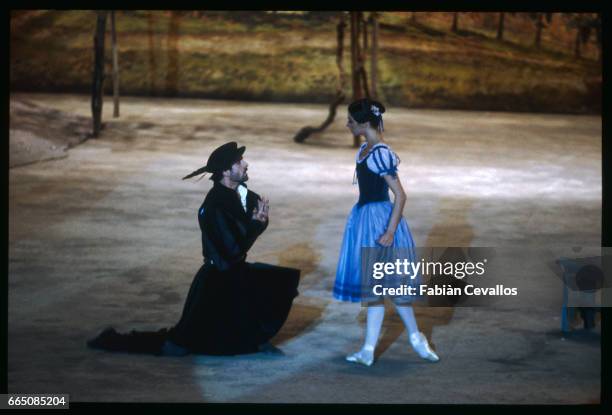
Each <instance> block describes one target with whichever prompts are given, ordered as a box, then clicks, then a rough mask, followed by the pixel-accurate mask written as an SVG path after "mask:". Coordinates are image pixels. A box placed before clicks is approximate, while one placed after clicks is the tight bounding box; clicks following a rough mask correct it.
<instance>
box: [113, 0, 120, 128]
mask: <svg viewBox="0 0 612 415" xmlns="http://www.w3.org/2000/svg"><path fill="white" fill-rule="evenodd" d="M111 42H112V49H113V117H114V118H118V117H119V55H118V52H117V29H116V27H115V11H114V10H112V11H111Z"/></svg>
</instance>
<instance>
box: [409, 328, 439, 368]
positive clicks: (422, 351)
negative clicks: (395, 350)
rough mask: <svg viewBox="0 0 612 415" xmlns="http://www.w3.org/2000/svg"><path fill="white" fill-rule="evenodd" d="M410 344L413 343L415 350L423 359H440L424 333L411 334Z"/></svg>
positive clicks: (432, 360) (435, 360)
mask: <svg viewBox="0 0 612 415" xmlns="http://www.w3.org/2000/svg"><path fill="white" fill-rule="evenodd" d="M410 344H412V348H413V349H414V351H415V352H417V353H418V355H419V356H421V357H422V358H423V359H425V360H429V361H430V362H437V361H438V360H440V358H439V357H438V355H437V354H436V352H434V351H433V350H431V347H429V343H428V342H427V338H426V337H425V335H424V334H423V333H421V332H418V333H413V334H411V335H410Z"/></svg>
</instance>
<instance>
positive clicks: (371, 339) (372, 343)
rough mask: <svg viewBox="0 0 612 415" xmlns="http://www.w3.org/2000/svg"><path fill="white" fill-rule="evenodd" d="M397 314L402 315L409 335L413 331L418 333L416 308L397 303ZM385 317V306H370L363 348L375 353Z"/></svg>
mask: <svg viewBox="0 0 612 415" xmlns="http://www.w3.org/2000/svg"><path fill="white" fill-rule="evenodd" d="M395 309H396V310H397V314H399V316H400V317H401V319H402V321H403V322H404V326H406V330H407V331H408V337H409V338H410V335H411V334H413V333H418V332H419V329H418V327H417V322H416V319H415V318H414V310H413V309H412V306H398V305H397V304H395ZM384 318H385V306H384V305H378V306H371V307H368V314H367V320H366V336H365V342H364V344H363V348H362V350H364V351H367V352H372V353H374V348H375V347H376V343H378V337H379V336H380V330H381V328H382V323H383V319H384Z"/></svg>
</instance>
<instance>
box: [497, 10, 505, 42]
mask: <svg viewBox="0 0 612 415" xmlns="http://www.w3.org/2000/svg"><path fill="white" fill-rule="evenodd" d="M505 15H506V13H504V12H501V13H500V14H499V22H498V23H497V40H503V39H504V18H505Z"/></svg>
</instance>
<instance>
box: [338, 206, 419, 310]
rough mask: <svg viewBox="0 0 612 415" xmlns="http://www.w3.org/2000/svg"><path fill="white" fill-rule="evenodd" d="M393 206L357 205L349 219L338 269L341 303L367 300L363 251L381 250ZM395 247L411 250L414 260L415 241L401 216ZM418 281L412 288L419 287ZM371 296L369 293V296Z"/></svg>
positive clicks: (403, 297)
mask: <svg viewBox="0 0 612 415" xmlns="http://www.w3.org/2000/svg"><path fill="white" fill-rule="evenodd" d="M392 211H393V204H392V203H391V202H390V201H384V202H371V203H366V204H364V205H362V206H359V205H357V204H355V206H353V209H352V210H351V213H350V215H349V217H348V220H347V223H346V227H345V229H344V237H343V238H342V247H341V248H340V258H339V259H338V267H337V269H336V282H335V284H334V291H333V295H334V298H336V299H338V300H342V301H350V302H359V301H363V300H364V295H366V293H364V292H363V290H364V289H365V288H364V286H363V285H362V281H361V248H362V247H363V248H379V247H381V246H380V245H379V244H377V243H376V241H377V240H378V239H379V238H380V237H381V236H382V235H383V233H384V232H385V230H386V229H387V225H388V224H389V219H390V218H391V213H392ZM392 247H393V248H409V252H411V255H410V257H411V258H409V259H410V260H411V261H412V260H414V259H415V256H416V255H415V253H414V252H415V249H414V241H413V239H412V234H411V233H410V229H409V228H408V223H407V222H406V220H405V219H404V218H403V217H402V218H401V219H400V223H399V224H398V226H397V229H396V230H395V237H394V239H393V245H392ZM418 280H419V278H418V277H417V278H415V279H414V280H413V281H412V283H411V284H410V285H416V284H418ZM368 294H369V293H368ZM416 299H417V297H416V296H414V297H411V296H402V297H401V298H399V297H398V298H395V300H398V302H402V303H406V302H411V301H412V300H416Z"/></svg>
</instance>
